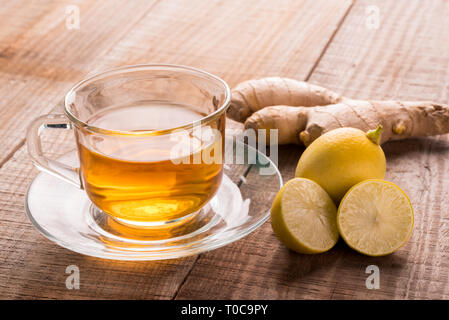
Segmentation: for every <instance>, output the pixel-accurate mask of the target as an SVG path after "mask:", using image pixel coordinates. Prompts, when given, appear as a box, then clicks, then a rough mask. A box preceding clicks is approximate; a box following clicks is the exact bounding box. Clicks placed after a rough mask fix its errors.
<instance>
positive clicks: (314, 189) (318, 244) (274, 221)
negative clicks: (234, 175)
mask: <svg viewBox="0 0 449 320" xmlns="http://www.w3.org/2000/svg"><path fill="white" fill-rule="evenodd" d="M336 219H337V208H336V207H335V204H334V202H333V201H332V199H331V198H330V197H329V195H328V194H327V193H326V191H324V189H323V188H322V187H320V186H319V185H318V184H317V183H316V182H313V181H312V180H309V179H305V178H295V179H292V180H290V181H289V182H287V183H286V184H285V185H284V186H283V187H282V189H281V190H280V191H279V193H278V194H277V195H276V197H275V199H274V201H273V205H272V207H271V226H272V227H273V231H274V233H275V234H276V236H277V237H278V238H279V240H280V241H281V242H282V243H283V244H284V245H285V246H287V247H288V248H289V249H291V250H294V251H296V252H299V253H309V254H311V253H321V252H325V251H327V250H329V249H331V248H332V247H333V246H334V245H335V244H336V243H337V241H338V237H339V236H338V229H337V221H336Z"/></svg>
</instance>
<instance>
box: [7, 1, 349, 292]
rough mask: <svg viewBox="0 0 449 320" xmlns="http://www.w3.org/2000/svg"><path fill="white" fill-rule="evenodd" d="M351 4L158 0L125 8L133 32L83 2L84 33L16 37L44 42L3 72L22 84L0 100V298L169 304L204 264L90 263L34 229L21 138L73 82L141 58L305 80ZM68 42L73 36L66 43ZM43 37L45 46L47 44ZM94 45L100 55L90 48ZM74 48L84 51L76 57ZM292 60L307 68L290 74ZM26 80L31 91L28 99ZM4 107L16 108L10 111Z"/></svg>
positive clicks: (238, 74) (229, 76) (54, 143)
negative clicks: (77, 279) (71, 274)
mask: <svg viewBox="0 0 449 320" xmlns="http://www.w3.org/2000/svg"><path fill="white" fill-rule="evenodd" d="M101 3H102V4H103V5H105V4H104V2H101ZM350 3H351V2H350V1H346V0H345V1H341V0H335V1H332V2H329V1H324V0H321V1H313V0H302V1H295V2H290V1H281V2H279V3H276V4H274V3H272V2H271V1H263V2H262V1H256V0H254V1H245V3H244V4H242V3H241V2H240V1H237V0H235V1H227V2H226V5H224V3H223V2H221V1H207V2H206V1H199V0H198V1H189V2H185V1H171V0H170V1H160V2H158V3H157V5H155V6H154V7H153V8H151V11H149V13H148V14H146V15H145V16H144V12H143V11H144V10H142V9H141V8H139V6H138V5H137V4H136V5H135V7H134V8H131V7H129V8H128V9H127V10H129V12H127V13H126V11H124V10H125V9H123V10H122V9H121V8H120V16H121V17H124V18H123V19H125V18H126V19H129V17H130V16H133V13H134V14H135V15H140V17H143V16H144V18H142V19H140V17H139V18H138V19H137V18H136V20H133V21H138V20H139V19H140V22H139V23H138V24H137V25H135V26H129V27H123V25H121V24H120V23H118V22H117V21H115V22H114V23H112V22H111V20H113V19H112V16H113V14H112V13H111V12H109V11H113V8H114V6H111V7H109V6H107V5H106V7H104V8H103V7H102V5H99V4H96V5H95V7H94V9H93V8H90V9H89V6H88V4H87V3H83V5H85V6H86V9H83V8H84V7H83V8H81V10H80V12H81V17H83V12H85V11H86V10H87V11H88V12H90V14H89V17H90V18H89V20H88V21H85V22H83V20H82V21H81V29H80V30H79V31H80V32H81V33H82V35H80V36H79V37H75V36H69V35H70V34H68V33H66V31H64V30H62V29H61V28H63V26H62V25H61V23H63V21H62V20H61V21H60V22H59V24H58V23H56V22H53V27H52V28H48V29H44V31H42V30H40V31H39V30H35V29H34V28H32V29H31V30H29V29H24V30H23V31H22V33H20V32H18V33H17V37H22V38H24V39H25V38H27V39H28V38H29V39H32V38H33V36H37V37H38V38H39V37H40V38H39V39H40V41H37V40H34V41H32V44H29V43H28V42H27V41H23V42H20V43H19V44H20V45H17V48H16V49H15V52H16V54H15V55H13V56H10V58H8V59H11V60H10V61H9V62H8V65H7V66H5V65H4V64H2V65H1V68H0V81H6V80H7V79H11V77H14V78H13V79H15V80H14V81H16V82H18V83H22V87H21V88H22V89H14V88H13V86H12V87H11V86H10V91H9V92H8V90H6V89H4V91H2V92H1V93H3V94H4V96H5V100H2V104H1V106H2V111H1V112H3V113H4V116H2V118H1V120H0V121H4V122H0V128H1V130H3V131H2V132H0V138H2V141H5V143H4V144H2V146H0V150H1V151H2V152H0V153H1V154H6V153H8V150H9V153H8V154H9V156H7V157H5V156H3V158H0V159H3V162H4V164H3V166H2V167H1V168H0V178H1V179H0V181H1V183H0V221H2V223H1V224H0V234H1V235H2V236H1V237H0V246H1V247H2V248H5V249H2V250H1V251H0V270H1V271H0V297H2V298H48V299H57V298H136V299H137V298H139V299H140V298H169V297H173V296H174V295H176V292H177V290H178V288H179V286H180V284H181V283H182V280H183V279H184V277H185V276H186V275H187V274H188V271H189V270H190V269H191V266H192V263H193V261H194V260H195V259H196V257H191V258H187V259H180V260H174V261H164V262H152V263H132V262H111V261H102V260H99V259H93V258H87V257H84V256H81V255H78V254H75V253H72V252H70V251H68V250H65V249H62V248H59V247H58V246H56V245H55V244H53V243H51V242H49V241H47V240H45V239H43V238H42V236H40V235H39V234H38V233H37V231H36V230H34V228H33V227H32V226H31V225H30V223H29V222H28V220H27V218H26V217H25V214H24V208H23V201H24V195H25V192H26V188H27V186H28V185H29V183H30V182H31V180H32V178H33V176H34V175H35V173H36V170H35V169H33V168H32V166H31V164H30V162H29V159H28V157H27V156H26V152H25V150H24V148H23V147H21V146H20V144H18V142H17V141H19V140H20V139H22V143H23V133H24V124H27V123H28V122H29V121H30V120H31V119H32V118H34V117H35V116H37V115H38V114H40V113H44V112H48V111H49V110H51V108H52V106H53V105H54V104H55V103H56V102H58V101H60V99H61V97H62V95H63V93H64V92H65V91H66V90H67V89H68V87H69V84H70V83H72V82H74V81H75V80H79V79H76V78H78V77H80V78H81V77H84V74H86V73H90V72H94V71H98V70H100V69H104V68H107V67H111V66H117V65H123V64H131V63H142V62H170V63H181V64H188V65H192V66H195V67H200V68H204V69H206V70H208V71H211V72H213V73H217V74H219V75H221V76H222V77H224V78H225V79H226V80H228V81H229V82H230V83H231V84H234V83H236V82H237V81H240V80H243V79H247V78H252V77H256V76H258V77H261V76H266V75H268V74H270V73H273V72H274V73H279V72H281V71H282V72H284V73H285V74H286V75H289V76H292V77H305V76H306V75H307V73H309V72H310V70H311V69H312V67H313V65H314V63H315V61H316V59H317V58H318V57H319V55H320V54H321V52H322V50H323V48H324V47H325V45H326V44H327V42H328V41H329V39H330V37H331V36H332V34H333V33H334V32H335V30H336V28H337V27H338V23H339V21H340V20H341V18H342V16H343V15H344V13H345V12H346V10H347V8H348V7H349V5H350ZM325 4H328V6H325ZM129 6H132V5H131V4H129ZM58 10H59V9H58ZM116 10H117V8H116ZM30 11H31V10H30ZM56 11H57V9H56V8H55V9H53V10H50V13H48V14H44V15H43V17H42V18H36V22H34V24H35V25H37V24H39V25H41V24H43V25H45V24H44V23H43V22H39V21H40V19H46V20H47V21H53V18H54V19H60V18H59V16H58V14H57V12H56ZM58 12H59V11H58ZM317 12H320V15H318V16H317V14H316V13H317ZM29 15H30V16H32V13H29ZM104 15H106V16H104ZM30 19H31V18H30ZM82 19H83V18H82ZM108 19H109V20H108ZM104 24H106V27H104V29H103V27H102V26H103V25H104ZM126 25H127V26H128V24H126ZM97 28H99V29H101V30H103V31H98V30H97ZM111 28H112V30H111ZM107 29H109V30H108V31H107ZM117 29H120V30H117ZM298 30H302V31H304V32H299V33H298ZM20 35H21V36H20ZM31 35H33V36H31ZM66 36H67V37H74V38H71V39H70V40H67V39H65V37H66ZM106 38H107V39H112V40H107V39H106ZM52 39H54V40H52ZM99 39H103V40H104V42H102V41H103V40H101V41H100V40H99ZM120 39H121V40H120ZM119 40H120V41H119ZM44 41H46V42H47V43H45V44H40V42H44ZM117 41H119V42H118V43H117ZM85 43H88V45H87V44H85ZM96 44H98V46H99V47H100V49H99V48H92V47H95V45H96ZM22 46H24V47H25V48H27V49H26V50H25V49H22ZM48 47H50V48H48ZM70 48H78V49H77V50H80V51H82V52H79V51H77V52H78V54H77V55H74V54H73V52H72V50H70ZM50 49H52V50H50ZM86 51H87V52H86ZM24 52H29V53H30V54H28V55H27V54H25V53H24ZM47 54H49V55H51V58H50V57H48V56H47ZM28 56H31V57H32V58H29V57H28ZM29 59H31V61H30V60H29ZM293 60H297V61H300V62H301V63H298V64H296V65H295V66H294V67H293V68H290V63H291V61H293ZM41 65H42V66H43V67H40V66H41ZM8 77H9V78H8ZM25 84H26V88H29V90H30V91H29V92H25V93H24V91H23V89H24V88H25ZM0 88H1V86H0ZM0 90H1V89H0ZM0 96H1V95H0ZM30 101H31V104H30V103H29V102H30ZM6 106H9V108H11V110H15V111H14V112H12V111H8V110H7V109H8V108H6ZM8 119H9V120H8ZM63 141H65V138H64V137H60V136H58V137H56V138H50V139H49V148H50V151H53V152H56V151H61V150H60V149H59V147H58V146H59V144H60V143H62V142H63ZM0 163H1V162H0ZM55 257H57V259H55ZM70 264H75V265H77V266H78V267H79V268H80V271H81V277H82V280H81V289H80V290H77V291H74V290H67V289H66V288H65V278H66V276H67V275H66V274H65V267H66V266H68V265H70ZM42 275H44V276H42Z"/></svg>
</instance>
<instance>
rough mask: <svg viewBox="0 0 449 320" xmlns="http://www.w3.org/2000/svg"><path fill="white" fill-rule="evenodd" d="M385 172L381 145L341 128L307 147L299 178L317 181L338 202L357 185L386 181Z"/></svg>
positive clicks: (358, 132) (300, 161)
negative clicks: (369, 180) (363, 182)
mask: <svg viewBox="0 0 449 320" xmlns="http://www.w3.org/2000/svg"><path fill="white" fill-rule="evenodd" d="M385 171H386V160H385V154H384V152H383V150H382V148H381V147H380V146H379V145H378V144H376V143H374V142H373V141H371V140H370V139H368V137H367V136H366V133H365V132H363V131H361V130H359V129H355V128H339V129H335V130H331V131H329V132H327V133H325V134H323V135H322V136H320V137H319V138H318V139H316V140H315V141H314V142H312V143H311V144H310V145H309V146H308V147H307V149H306V150H305V151H304V152H303V154H302V155H301V158H300V159H299V161H298V165H297V167H296V173H295V176H296V177H302V178H307V179H310V180H313V181H315V182H316V183H318V184H319V185H320V186H322V187H323V188H324V190H326V192H327V193H328V194H329V195H330V196H331V198H332V199H333V200H334V201H335V203H338V202H339V201H340V200H341V199H342V198H343V196H344V195H345V193H346V192H347V191H348V190H349V188H351V187H352V186H353V185H355V184H357V183H359V182H361V181H363V180H366V179H383V178H384V176H385Z"/></svg>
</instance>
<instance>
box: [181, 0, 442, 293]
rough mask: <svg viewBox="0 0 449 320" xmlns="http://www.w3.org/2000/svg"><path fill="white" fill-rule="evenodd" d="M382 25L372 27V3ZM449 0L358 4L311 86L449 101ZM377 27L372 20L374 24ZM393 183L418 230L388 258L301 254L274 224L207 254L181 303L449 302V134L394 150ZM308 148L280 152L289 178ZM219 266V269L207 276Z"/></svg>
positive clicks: (341, 252)
mask: <svg viewBox="0 0 449 320" xmlns="http://www.w3.org/2000/svg"><path fill="white" fill-rule="evenodd" d="M372 5H375V6H377V8H378V9H379V13H380V16H379V17H380V21H379V22H380V23H379V28H378V29H370V28H368V27H367V19H368V15H367V12H372V11H370V10H372V8H371V9H367V8H369V6H372ZM448 14H449V3H448V2H447V1H439V0H435V1H433V0H431V1H426V2H423V1H357V2H356V3H355V4H354V6H353V7H352V9H351V10H350V12H349V14H348V16H347V17H346V19H345V21H344V23H343V24H342V26H341V27H340V29H339V30H338V32H337V34H336V35H335V37H334V38H333V40H332V42H331V43H330V45H329V46H328V48H327V49H326V51H325V53H324V54H323V57H322V58H321V59H320V61H319V63H318V64H317V66H316V68H315V69H314V70H313V73H312V74H311V77H310V81H311V82H313V83H317V84H320V85H323V86H326V87H328V88H331V89H333V90H335V91H337V92H341V93H342V94H345V95H347V96H352V97H354V98H361V99H363V98H376V99H387V98H399V99H411V100H413V99H429V100H437V101H441V102H444V103H447V101H448V88H449V68H448V67H449V50H447V49H442V48H441V46H447V45H446V43H447V41H446V40H447V39H448V36H447V30H448V24H449V18H448ZM368 24H369V23H368ZM384 149H385V152H386V155H387V161H388V166H387V167H388V169H387V170H388V172H387V177H386V178H387V179H389V180H391V181H393V182H395V183H397V184H398V185H399V186H400V187H402V188H403V189H404V191H405V192H406V193H407V194H408V195H409V196H410V198H411V201H412V204H413V207H414V209H415V229H414V232H413V235H412V238H411V239H410V241H409V242H408V243H407V245H406V246H404V247H403V248H401V249H400V250H399V251H397V252H396V253H394V254H392V255H390V256H387V257H382V258H369V257H365V256H362V255H359V254H357V253H355V252H354V251H352V250H350V249H349V248H348V247H347V246H346V245H345V244H344V243H342V241H340V242H339V243H338V244H337V247H336V248H334V249H333V250H331V251H330V252H328V253H325V254H322V255H317V256H306V255H300V254H295V253H293V252H290V251H288V250H287V249H285V248H284V247H283V246H282V245H281V244H280V243H279V242H278V241H277V240H276V239H275V237H274V236H273V233H272V231H271V227H270V225H269V224H268V223H267V224H265V225H264V226H262V227H261V228H260V229H259V230H258V231H257V232H255V233H253V234H252V235H250V236H249V237H247V238H245V239H244V240H242V241H239V242H237V243H235V244H233V245H230V246H228V247H226V248H222V249H219V250H216V251H214V252H210V253H207V254H203V255H201V257H200V258H199V260H198V261H197V263H196V264H195V267H194V268H193V270H192V272H191V274H190V276H189V278H188V279H187V281H186V283H185V285H184V286H183V287H182V288H181V290H180V292H179V294H178V296H177V298H179V299H186V298H187V299H188V298H194V297H195V298H210V297H213V298H224V299H228V298H235V299H246V298H250V299H252V298H255V299H265V298H266V299H280V298H281V299H416V298H420V299H447V298H449V282H448V280H449V279H448V274H449V262H448V254H449V247H448V240H449V238H448V235H449V232H448V226H449V223H448V221H449V202H448V200H447V199H449V197H448V196H449V191H448V190H449V163H448V161H447V159H448V158H449V137H448V136H447V135H446V136H441V137H436V138H429V139H415V140H408V141H403V142H394V143H388V144H386V145H385V146H384ZM300 152H301V149H299V148H296V149H295V147H285V148H283V150H282V151H281V152H280V153H279V156H280V158H281V159H283V161H281V163H280V169H281V171H282V172H283V173H284V176H285V177H286V178H291V177H292V176H293V172H294V171H293V170H294V167H295V165H296V162H297V160H298V158H299V156H300ZM371 264H375V265H377V266H379V268H380V289H378V290H368V289H367V288H366V286H365V280H366V278H367V277H368V274H366V273H365V268H366V267H367V266H368V265H371ZM211 269H213V270H215V272H214V273H210V272H207V270H211Z"/></svg>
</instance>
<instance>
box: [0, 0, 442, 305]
mask: <svg viewBox="0 0 449 320" xmlns="http://www.w3.org/2000/svg"><path fill="white" fill-rule="evenodd" d="M68 5H77V6H78V7H79V10H80V29H78V30H77V29H74V30H69V29H67V27H66V18H67V15H66V7H67V6H68ZM376 12H378V13H379V21H378V22H379V23H378V25H377V24H376V21H375V18H376V17H375V16H373V14H374V15H375V14H376ZM373 19H374V20H373ZM448 30H449V2H448V1H443V0H426V1H419V0H395V1H392V0H391V1H387V0H369V1H364V0H356V1H354V2H352V1H349V0H333V1H329V0H320V1H317V0H297V1H288V0H285V1H276V2H275V1H257V0H251V1H249V0H248V1H237V0H233V1H229V0H228V1H218V0H216V1H215V0H214V1H201V0H198V1H181V0H178V1H177V0H154V1H146V0H139V1H87V0H85V1H77V0H73V1H61V0H59V1H50V0H46V1H25V0H23V1H13V0H11V1H4V0H2V1H0V139H1V141H2V143H1V144H0V298H3V299H61V298H66V299H83V298H87V299H89V298H99V299H117V298H121V299H211V298H212V299H228V298H241V299H329V298H332V299H350V298H356V299H357V298H362V299H364V298H367V299H384V298H392V299H406V298H409V299H414V298H421V299H426V298H437V299H438V298H446V299H447V298H449V279H448V278H449V259H448V258H449V203H448V200H447V199H448V198H449V161H448V158H449V137H448V136H441V137H437V138H429V139H416V140H409V141H403V142H394V143H388V144H386V145H385V146H384V149H385V151H386V155H387V158H388V172H387V178H388V179H389V180H392V181H394V182H396V183H397V184H399V185H400V186H401V187H402V188H403V189H404V190H405V191H406V192H407V193H408V195H409V196H410V198H411V200H412V203H413V206H414V208H415V230H414V233H413V236H412V238H411V239H410V241H409V242H408V243H407V245H406V246H405V247H403V248H401V249H400V250H399V251H398V252H396V253H395V254H393V255H390V256H388V257H383V258H367V257H364V256H361V255H359V254H357V253H355V252H354V251H352V250H350V249H349V248H347V247H346V246H345V245H344V243H341V242H340V243H339V244H338V245H337V247H336V248H334V249H333V250H331V251H330V252H328V253H326V254H322V255H316V256H306V255H299V254H296V253H293V252H290V251H288V250H287V249H285V247H283V246H282V245H281V244H280V243H279V242H278V241H277V240H276V238H275V237H274V236H273V234H272V231H271V227H270V225H269V223H266V224H264V225H263V226H262V227H261V228H259V229H258V230H257V231H255V232H254V233H252V234H251V235H249V236H247V237H246V238H244V239H242V240H240V241H237V242H235V243H233V244H231V245H228V246H226V247H224V248H221V249H217V250H215V251H212V252H208V253H204V254H201V255H199V256H194V257H188V258H184V259H177V260H170V261H160V262H120V261H106V260H100V259H94V258H90V257H86V256H82V255H79V254H77V253H73V252H70V251H68V250H66V249H63V248H60V247H58V246H57V245H55V244H53V243H52V242H50V241H48V240H47V239H45V238H44V237H43V236H41V235H40V234H39V233H38V232H37V231H36V230H35V229H34V227H32V225H31V223H30V222H29V221H28V218H27V217H26V215H25V212H24V207H23V202H24V196H25V192H26V189H27V187H28V185H29V184H30V182H31V181H32V179H33V177H34V176H35V175H36V174H37V170H36V169H34V168H33V167H32V165H31V163H30V160H29V158H28V156H27V154H26V150H25V148H24V141H25V140H24V133H25V130H26V126H27V125H28V124H29V123H30V121H31V120H32V119H33V118H35V117H37V116H38V115H40V114H44V113H48V112H51V111H58V109H59V108H60V104H61V100H62V98H63V95H64V93H65V92H66V91H67V90H68V89H69V88H70V87H71V85H72V84H73V83H75V82H77V81H79V80H80V79H82V78H84V77H86V76H87V75H88V74H91V73H94V72H97V71H100V70H104V69H106V68H110V67H114V66H120V65H125V64H133V63H145V62H165V63H179V64H187V65H191V66H194V67H199V68H202V69H205V70H207V71H209V72H212V73H215V74H217V75H219V76H221V77H222V78H223V79H225V80H226V81H227V82H228V83H229V84H230V85H231V86H233V85H235V84H237V83H238V82H240V81H243V80H246V79H249V78H255V77H263V76H272V75H280V76H288V77H292V78H296V79H304V80H309V81H311V82H313V83H318V84H321V85H323V86H326V87H329V88H331V89H334V90H336V91H339V92H341V93H343V94H345V95H348V96H352V97H354V98H377V99H380V98H401V99H429V100H437V101H441V102H446V103H447V101H448V98H449V45H448V43H449V42H448V40H449V35H448ZM64 139H65V137H64V136H58V137H48V139H47V137H46V139H45V141H46V143H45V146H46V149H47V150H48V151H49V152H58V151H60V147H59V145H60V144H62V143H63V141H64ZM301 151H302V148H300V147H295V146H284V147H281V149H280V152H279V157H280V161H279V167H280V169H281V172H282V174H283V177H284V179H289V178H291V177H292V176H293V173H294V168H295V165H296V162H297V159H298V158H299V156H300V153H301ZM72 264H75V265H77V266H78V267H79V268H80V272H81V287H80V290H67V289H66V287H65V279H66V276H67V275H66V274H65V268H66V267H67V266H68V265H72ZM370 264H376V265H378V266H379V268H380V272H381V278H380V279H381V280H380V289H378V290H368V289H367V288H366V286H365V280H366V277H367V276H368V275H367V274H366V273H365V268H366V267H367V266H368V265H370Z"/></svg>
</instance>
